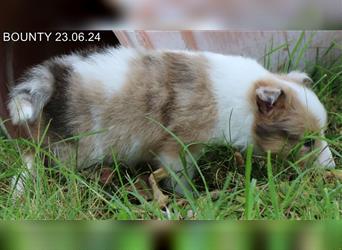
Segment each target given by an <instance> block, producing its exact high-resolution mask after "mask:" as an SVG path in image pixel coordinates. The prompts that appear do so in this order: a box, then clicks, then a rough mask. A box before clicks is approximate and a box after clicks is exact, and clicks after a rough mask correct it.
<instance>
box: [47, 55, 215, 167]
mask: <svg viewBox="0 0 342 250" xmlns="http://www.w3.org/2000/svg"><path fill="white" fill-rule="evenodd" d="M207 69H208V65H207V61H206V59H205V58H203V57H201V56H200V55H188V54H182V53H173V52H157V51H147V52H141V54H139V56H137V57H136V58H135V59H133V60H132V61H131V62H130V71H129V73H128V74H127V80H126V83H125V84H124V86H123V88H122V89H121V90H119V91H118V92H117V93H116V94H114V95H113V96H112V97H111V98H108V97H105V96H106V89H101V87H99V86H101V85H100V84H97V83H96V82H94V84H93V86H96V87H92V88H91V89H90V87H87V86H89V84H88V85H84V84H82V82H81V78H80V77H79V76H77V75H76V74H75V73H73V74H72V75H71V76H69V78H68V83H69V86H68V89H67V91H66V92H65V95H67V98H68V103H67V105H68V107H67V108H65V109H64V110H63V112H67V114H66V117H69V119H68V123H67V124H68V129H69V130H68V131H70V132H71V133H72V134H73V135H77V134H80V133H89V132H98V133H95V134H93V135H90V136H84V137H81V138H80V139H79V140H78V141H77V143H65V144H59V145H58V146H56V147H55V148H54V149H55V150H57V151H58V152H59V154H61V158H62V159H69V158H70V156H69V155H68V154H70V152H76V149H77V153H78V158H77V160H78V165H79V167H86V166H89V165H90V164H94V163H96V161H98V159H95V158H94V157H95V156H94V152H96V151H99V152H101V153H102V154H103V155H104V156H105V158H104V160H106V158H110V157H111V156H112V153H115V154H116V155H117V156H118V159H119V160H124V161H125V160H126V162H127V163H128V164H133V165H134V164H136V163H137V162H136V161H137V160H138V161H148V160H151V159H152V158H154V156H155V154H159V153H164V154H165V153H167V154H170V156H172V157H174V156H175V155H177V156H178V152H179V145H178V144H177V142H176V140H175V139H174V138H172V136H171V135H170V134H169V133H167V132H166V131H165V130H164V129H163V128H162V127H161V126H160V125H159V124H158V123H161V124H162V125H163V126H164V127H166V128H167V129H168V130H170V131H172V132H173V133H175V134H176V135H177V136H178V137H179V138H180V139H181V140H182V141H183V142H185V143H192V142H201V141H206V140H208V139H209V138H210V136H211V133H212V129H213V127H214V124H215V121H216V119H217V108H216V103H215V100H214V97H213V93H212V86H211V82H210V80H209V76H208V72H207ZM113 84H115V83H113ZM62 100H64V99H63V98H62ZM52 118H53V117H52ZM96 130H98V131H96ZM53 132H54V131H53V130H51V131H50V132H49V137H50V139H52V140H53V141H57V137H56V136H55V135H53V134H52V133H53ZM63 145H64V146H63ZM191 150H195V151H198V150H199V147H192V148H191ZM152 152H153V153H152ZM95 155H96V154H95ZM133 156H134V157H133ZM127 157H128V158H127Z"/></svg>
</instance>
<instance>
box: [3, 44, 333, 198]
mask: <svg viewBox="0 0 342 250" xmlns="http://www.w3.org/2000/svg"><path fill="white" fill-rule="evenodd" d="M310 81H311V79H310V78H309V77H308V76H307V75H306V74H305V73H302V72H291V73H289V74H287V75H285V74H284V75H279V74H274V73H271V72H269V71H267V70H266V69H265V68H263V67H262V66H261V65H260V64H258V63H257V62H256V61H255V60H252V59H249V58H245V57H240V56H227V55H220V54H215V53H210V52H189V51H166V50H158V51H156V50H143V49H141V50H136V49H127V48H107V49H104V50H102V51H100V52H92V53H90V54H88V55H83V54H81V53H74V54H71V55H66V56H61V57H56V58H53V59H51V60H48V61H46V62H44V63H42V64H41V65H39V66H36V67H34V68H32V69H31V70H29V71H28V73H27V76H26V77H25V78H23V80H22V81H20V82H19V83H18V85H17V86H16V87H14V88H13V89H12V90H11V92H10V101H9V104H8V108H9V111H10V115H11V119H12V123H13V124H19V125H23V124H28V125H29V126H28V127H29V128H30V130H31V134H32V135H33V137H38V136H39V134H41V133H42V131H41V130H44V129H45V127H46V126H47V124H49V129H48V134H47V136H46V138H45V139H46V140H45V143H46V145H47V146H50V147H51V148H52V150H53V151H54V152H55V154H56V155H58V157H59V158H60V159H61V160H63V161H66V162H68V161H71V160H72V159H74V158H75V155H76V154H77V155H78V156H77V159H78V162H77V165H78V167H79V168H86V167H89V166H91V165H94V164H96V163H99V162H101V161H110V160H111V156H112V153H113V152H115V153H116V155H117V157H118V159H119V160H121V161H124V162H126V163H127V164H128V165H130V166H132V167H134V166H135V165H136V164H137V163H138V162H140V161H157V162H159V163H160V165H159V166H157V167H162V166H169V167H170V168H172V169H173V170H175V171H181V170H183V164H182V162H181V160H180V158H179V152H180V145H179V144H178V143H177V141H176V140H175V139H174V138H173V137H172V136H171V135H170V133H168V132H167V131H166V130H165V129H164V128H163V127H162V126H161V125H163V126H164V127H165V128H167V129H168V130H169V131H172V132H173V133H174V134H176V135H177V136H178V137H179V138H180V139H181V140H182V141H183V142H185V143H195V142H209V141H210V142H216V143H217V142H224V141H227V140H228V142H229V143H231V144H232V145H233V146H235V147H237V148H240V149H241V150H244V149H246V147H247V145H248V144H249V143H252V144H254V145H255V147H256V152H257V153H262V152H265V151H267V150H270V151H271V152H273V153H280V154H282V155H286V154H287V153H288V152H289V151H290V149H291V148H292V147H293V146H294V145H296V144H298V143H299V142H301V141H302V140H303V138H304V134H305V133H310V132H313V133H317V134H319V135H321V136H322V138H323V137H324V128H325V127H326V125H327V114H326V111H325V109H324V107H323V105H322V104H321V102H320V101H319V100H318V98H317V96H316V95H315V94H314V92H313V91H312V90H310V89H309V88H308V86H307V85H308V83H309V82H310ZM89 132H94V133H92V135H88V136H81V138H80V139H79V141H78V143H77V146H76V143H75V142H73V141H72V140H71V141H67V142H64V143H56V142H58V141H60V140H62V139H65V138H68V137H72V136H75V135H79V134H84V133H88V134H89ZM313 149H317V151H318V153H317V155H316V156H317V163H318V164H319V165H323V166H326V167H334V161H333V157H332V154H331V152H330V150H329V148H328V145H327V143H326V142H325V141H324V140H311V141H306V142H304V145H303V147H302V149H301V150H300V151H301V154H305V153H307V152H309V151H311V150H313ZM189 150H190V151H191V153H192V154H193V155H194V156H195V157H196V156H198V155H199V153H200V151H201V147H200V146H199V144H196V146H193V147H190V148H189ZM76 151H77V152H76ZM187 166H188V167H189V171H188V173H189V174H190V177H191V175H192V174H193V172H194V171H193V169H192V168H191V163H190V161H189V164H187ZM176 191H177V192H181V190H180V189H179V187H178V186H177V187H176Z"/></svg>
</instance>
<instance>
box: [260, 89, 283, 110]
mask: <svg viewBox="0 0 342 250" xmlns="http://www.w3.org/2000/svg"><path fill="white" fill-rule="evenodd" d="M284 95H285V94H284V91H283V90H282V89H281V88H278V87H267V86H260V87H258V88H257V89H256V102H257V105H258V109H259V112H260V113H262V114H265V115H268V114H271V113H272V111H273V110H274V108H275V107H276V106H277V104H278V103H279V102H280V99H281V98H283V97H284Z"/></svg>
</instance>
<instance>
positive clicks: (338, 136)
mask: <svg viewBox="0 0 342 250" xmlns="http://www.w3.org/2000/svg"><path fill="white" fill-rule="evenodd" d="M311 39H312V37H309V38H308V39H304V33H303V35H301V36H300V37H299V39H298V41H292V44H284V45H282V46H279V47H277V48H273V43H271V47H269V48H266V50H265V52H266V53H265V54H266V56H265V57H264V64H265V66H266V67H268V68H271V67H274V65H277V67H278V68H277V69H278V70H280V71H284V72H287V71H290V70H292V69H296V68H297V67H298V65H299V64H301V63H303V64H304V65H305V67H306V68H308V69H310V72H309V73H310V75H311V76H312V77H313V79H314V82H315V84H314V86H313V89H314V91H315V92H316V93H317V94H318V96H319V98H320V100H321V101H322V102H323V103H324V105H325V106H326V108H327V110H328V111H329V127H328V130H327V134H326V136H327V138H328V142H329V144H330V147H331V149H332V151H333V154H334V157H335V161H336V163H337V169H341V168H342V157H341V155H342V132H341V131H342V85H341V82H342V57H338V58H336V59H335V60H333V61H332V62H329V63H327V62H326V61H327V60H326V58H328V57H329V56H330V54H331V53H335V52H336V51H338V50H342V48H341V47H339V45H336V44H333V45H332V46H331V47H330V48H328V49H327V50H326V51H325V52H324V53H322V54H321V56H320V57H317V58H316V61H314V62H312V61H310V62H306V61H305V57H304V56H305V53H306V51H307V49H308V48H309V47H310V43H311ZM290 45H291V46H290ZM284 49H286V50H287V51H288V58H287V60H286V61H285V62H273V61H272V55H273V54H274V53H278V52H279V51H280V50H284ZM279 65H280V66H279ZM175 139H177V137H176V136H175ZM179 143H182V142H179ZM187 147H188V145H184V144H183V148H184V150H183V153H184V154H185V155H186V154H188V153H189V152H188V150H187ZM32 149H33V150H34V152H36V155H35V164H36V170H35V171H36V176H37V177H36V178H35V179H36V181H34V182H33V181H28V182H27V183H26V185H27V188H26V192H25V194H24V195H23V197H21V198H20V199H15V198H14V197H13V195H12V193H11V189H10V187H9V186H10V185H9V180H10V178H11V177H12V176H14V175H16V174H17V173H19V172H20V170H22V169H24V167H23V162H22V155H23V154H24V152H25V151H27V150H32ZM252 150H253V148H252V147H249V149H248V150H247V152H246V153H243V157H244V158H245V160H244V162H245V163H244V164H243V165H241V164H239V162H238V161H237V159H236V158H235V157H234V153H235V152H236V150H235V149H234V148H232V147H231V146H229V145H220V146H218V145H207V146H206V150H205V152H204V153H203V156H202V157H201V159H200V160H199V162H198V164H196V166H197V167H198V170H199V171H198V172H199V174H198V175H197V177H196V178H195V180H194V182H193V186H194V188H195V192H194V193H195V194H197V195H193V194H192V193H187V194H186V196H185V199H186V203H185V204H179V197H176V196H172V195H171V201H170V204H169V206H168V212H165V211H162V210H161V209H159V207H158V206H157V205H156V204H154V203H153V202H150V201H147V200H146V199H145V197H144V196H143V195H142V194H141V192H138V191H137V189H136V186H135V185H133V183H134V182H135V181H136V178H137V175H141V174H144V173H146V172H141V171H140V172H139V171H136V172H132V170H129V169H127V168H125V167H124V166H123V165H122V164H121V165H120V164H119V163H117V162H115V163H114V164H113V165H112V166H111V168H112V169H113V172H114V173H115V177H114V181H113V183H112V184H111V185H110V186H107V187H102V186H101V185H100V184H99V175H98V174H96V173H83V174H80V173H78V172H76V171H74V170H73V168H70V166H65V165H63V164H62V163H60V162H59V161H58V159H56V158H55V157H54V156H53V155H52V154H51V153H50V152H49V151H47V150H46V149H44V148H42V147H41V144H39V143H38V144H34V143H32V142H30V141H28V140H24V139H16V140H14V139H6V138H5V137H2V138H1V139H0V167H1V173H0V179H1V180H0V182H1V186H0V187H1V193H0V218H1V219H123V220H125V219H175V220H178V219H204V220H207V219H303V220H305V219H339V218H340V217H341V216H342V183H341V180H339V179H338V178H335V177H333V176H327V174H326V173H327V171H326V170H322V169H317V168H313V167H311V166H310V165H309V166H307V167H306V168H305V169H301V168H300V167H299V163H300V160H299V161H298V160H291V159H285V160H284V159H283V160H281V159H277V158H275V157H274V156H271V155H270V154H268V155H265V156H263V157H260V156H252ZM43 156H44V157H45V158H47V159H50V160H53V161H54V162H55V165H56V167H55V168H48V169H46V168H45V167H44V166H43V160H42V158H43ZM171 175H173V176H174V178H177V176H176V175H175V174H174V173H171ZM214 190H217V191H216V195H215V196H216V197H215V198H213V197H212V195H211V192H212V191H214Z"/></svg>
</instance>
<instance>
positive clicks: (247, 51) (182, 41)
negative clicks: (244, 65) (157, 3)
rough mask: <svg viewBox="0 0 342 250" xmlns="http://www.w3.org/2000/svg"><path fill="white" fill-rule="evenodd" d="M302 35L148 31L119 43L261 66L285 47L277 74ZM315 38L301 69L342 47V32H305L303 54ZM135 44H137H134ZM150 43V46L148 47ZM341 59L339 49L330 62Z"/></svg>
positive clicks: (277, 58) (277, 60)
mask: <svg viewBox="0 0 342 250" xmlns="http://www.w3.org/2000/svg"><path fill="white" fill-rule="evenodd" d="M114 32H115V31H114ZM122 32H123V33H125V35H126V36H127V37H130V38H134V37H137V36H138V37H139V36H141V33H139V32H136V31H127V32H126V31H122ZM115 33H117V32H115ZM301 34H302V32H301V31H144V32H143V37H144V38H143V39H130V40H131V41H128V40H127V39H126V40H121V39H120V38H119V41H120V42H121V43H122V44H125V45H126V46H130V47H141V46H143V47H147V48H151V47H153V48H156V49H192V50H204V51H211V52H216V53H222V54H231V55H241V56H248V57H252V58H255V59H257V60H258V61H259V62H261V63H262V62H263V61H264V55H265V53H266V52H267V51H270V50H272V48H273V49H274V48H277V47H280V46H282V45H284V48H282V49H279V50H278V51H276V52H274V53H273V54H271V55H270V60H271V62H272V68H271V70H277V69H278V68H280V67H281V66H282V63H283V62H284V61H285V60H286V59H288V55H289V51H292V49H293V48H294V46H295V44H296V42H297V41H298V39H299V38H300V36H301ZM311 38H312V41H311V42H310V45H309V47H308V48H307V49H306V50H305V53H304V56H303V58H304V60H302V61H301V62H300V64H299V69H303V68H304V67H307V66H308V65H309V64H313V62H315V60H316V58H318V57H320V56H321V55H322V54H323V53H324V52H325V51H326V49H328V48H329V46H330V45H331V43H332V42H336V43H337V44H341V45H342V31H305V33H304V39H303V41H302V42H301V44H299V50H300V49H301V48H303V46H304V44H305V43H306V42H307V41H308V40H309V39H311ZM132 40H134V41H133V42H132ZM146 40H147V41H148V46H146V42H145V41H146ZM127 41H128V42H127ZM151 44H153V46H151ZM286 44H288V48H286V47H285V45H286ZM299 50H298V52H299ZM340 55H341V51H340V50H339V49H336V50H334V51H333V53H330V58H327V60H332V59H333V58H334V57H337V56H340Z"/></svg>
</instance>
